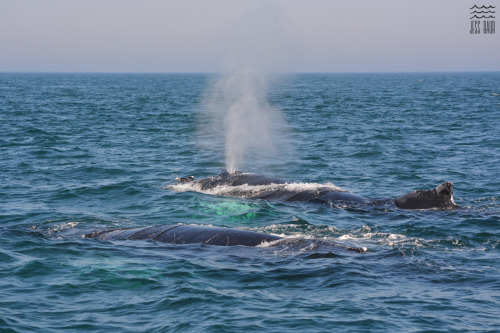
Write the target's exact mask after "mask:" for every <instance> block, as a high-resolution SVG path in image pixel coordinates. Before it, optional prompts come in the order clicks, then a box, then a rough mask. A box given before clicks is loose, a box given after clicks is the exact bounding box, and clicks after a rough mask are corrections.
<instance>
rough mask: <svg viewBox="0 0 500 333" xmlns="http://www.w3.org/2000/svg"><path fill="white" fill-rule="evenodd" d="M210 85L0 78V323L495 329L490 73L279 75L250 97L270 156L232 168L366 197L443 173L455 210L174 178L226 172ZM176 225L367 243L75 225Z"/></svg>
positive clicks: (499, 175) (499, 238)
mask: <svg viewBox="0 0 500 333" xmlns="http://www.w3.org/2000/svg"><path fill="white" fill-rule="evenodd" d="M214 80H215V81H216V80H217V77H216V76H213V75H208V74H15V73H1V74H0V331H2V332H63V331H64V332H88V331H92V332H185V331H193V332H282V331H291V330H293V331H306V332H328V331H332V332H333V331H356V332H359V331H381V332H382V331H383V332H385V331H398V332H399V331H443V332H450V331H455V332H464V331H498V330H500V319H499V318H500V206H499V202H500V199H499V197H500V73H408V74H405V73H398V74H293V75H288V76H282V77H280V78H279V79H276V80H273V82H272V84H270V85H269V86H268V87H267V88H266V90H265V91H264V92H262V93H261V95H259V96H260V98H262V99H264V101H263V103H264V104H259V103H257V104H256V105H265V106H266V107H269V108H272V109H273V110H274V111H275V112H278V113H279V115H280V117H281V119H282V120H283V122H282V123H280V128H281V129H282V130H281V132H282V133H280V136H279V137H280V141H279V143H278V145H277V146H278V147H277V149H274V152H278V153H279V152H280V151H281V150H283V151H286V154H276V158H275V159H274V158H272V157H273V154H271V155H270V158H267V159H262V158H260V159H258V160H255V161H253V159H252V156H246V159H245V163H242V164H240V165H239V168H243V169H242V170H240V171H244V172H254V173H261V174H264V175H267V176H273V177H277V178H281V179H284V180H286V181H288V182H289V184H296V186H300V185H298V184H300V183H304V184H309V183H317V184H327V185H328V186H336V187H339V188H341V189H343V190H348V191H352V192H354V193H356V194H359V195H362V196H365V197H369V198H394V197H397V196H400V195H402V194H404V193H407V192H409V191H411V190H414V189H429V188H433V187H435V186H436V185H438V184H440V183H441V182H443V181H451V182H453V184H454V187H455V192H454V196H455V201H456V203H457V204H458V205H460V206H462V207H463V209H460V210H455V211H438V210H427V211H411V210H400V209H397V208H394V207H390V206H384V207H337V206H335V207H330V206H328V205H321V204H317V203H295V202H292V203H288V202H273V201H263V200H250V199H244V198H234V197H226V196H219V195H216V194H217V193H200V192H196V191H176V190H172V189H171V187H170V185H172V184H173V183H174V179H175V177H177V176H190V175H193V176H195V177H196V178H202V177H207V176H212V175H215V174H218V173H219V172H221V171H222V170H224V169H225V168H226V160H227V156H225V154H226V151H225V150H226V147H225V145H224V142H220V141H217V140H215V141H210V135H208V134H210V131H207V130H206V129H207V128H208V126H209V124H212V125H213V124H214V120H215V122H217V119H214V118H213V117H212V118H211V119H208V118H207V117H206V113H204V112H205V111H206V109H207V108H209V107H213V105H208V104H207V103H206V101H207V94H209V92H210V90H211V87H213V85H212V84H213V82H214ZM220 121H221V122H222V121H223V119H221V120H220ZM221 128H223V127H221ZM280 128H278V129H277V130H280ZM219 130H221V129H219ZM274 130H276V129H274ZM207 133H208V134H207ZM207 135H208V136H207ZM246 135H248V133H246ZM221 137H224V135H222V136H221ZM207 140H208V141H207ZM209 141H210V142H209ZM207 143H208V144H207ZM226 144H227V143H226ZM281 148H282V149H281ZM278 155H279V156H278ZM278 157H279V158H278ZM175 223H181V224H197V225H205V226H211V225H212V226H223V227H230V228H240V229H246V230H253V231H259V232H264V233H270V234H275V235H280V236H283V237H289V238H294V237H296V238H308V239H318V240H328V241H333V242H337V243H340V244H343V245H347V246H355V247H365V248H366V249H367V252H366V253H361V254H358V253H356V254H346V253H342V252H339V253H318V252H315V251H314V249H312V248H311V249H300V250H297V249H296V248H293V247H292V248H286V247H285V248H283V247H281V248H273V247H272V246H268V247H266V246H260V247H257V248H248V247H243V246H236V247H218V246H209V245H200V244H190V245H178V244H163V243H155V242H148V241H132V240H130V241H99V240H95V239H86V238H82V235H83V234H85V233H87V232H91V231H94V230H103V229H106V228H123V227H145V226H151V225H158V224H175Z"/></svg>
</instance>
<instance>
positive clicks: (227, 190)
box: [166, 181, 347, 198]
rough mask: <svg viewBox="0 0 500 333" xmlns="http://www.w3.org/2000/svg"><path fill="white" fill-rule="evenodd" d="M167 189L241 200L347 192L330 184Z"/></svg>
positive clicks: (195, 185) (189, 185) (190, 185)
mask: <svg viewBox="0 0 500 333" xmlns="http://www.w3.org/2000/svg"><path fill="white" fill-rule="evenodd" d="M166 188H167V189H169V190H172V191H176V192H187V191H194V192H200V193H204V194H210V195H221V196H238V197H243V198H251V197H255V196H257V195H258V194H260V193H265V192H297V193H298V192H301V191H318V192H319V191H325V190H329V191H336V192H347V191H346V190H344V189H342V188H340V187H338V186H335V185H334V184H332V183H325V184H320V183H285V184H268V185H248V184H244V185H239V186H230V185H221V186H216V187H214V188H211V189H208V190H202V188H201V184H200V183H199V182H196V181H194V182H190V183H184V184H175V185H168V186H166Z"/></svg>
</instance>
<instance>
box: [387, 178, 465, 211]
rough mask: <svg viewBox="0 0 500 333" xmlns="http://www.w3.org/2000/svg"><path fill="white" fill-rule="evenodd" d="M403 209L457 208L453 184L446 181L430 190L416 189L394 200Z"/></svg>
mask: <svg viewBox="0 0 500 333" xmlns="http://www.w3.org/2000/svg"><path fill="white" fill-rule="evenodd" d="M394 202H395V204H396V206H397V207H398V208H403V209H431V208H438V209H457V208H460V207H459V206H458V205H457V204H455V201H454V200H453V184H452V183H451V182H444V183H442V184H440V185H438V186H437V187H436V188H433V189H430V190H416V191H413V192H410V193H408V194H405V195H403V196H401V197H399V198H397V199H395V200H394Z"/></svg>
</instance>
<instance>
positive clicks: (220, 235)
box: [84, 225, 366, 253]
mask: <svg viewBox="0 0 500 333" xmlns="http://www.w3.org/2000/svg"><path fill="white" fill-rule="evenodd" d="M84 237H85V238H95V239H101V240H152V241H157V242H163V243H171V244H196V243H197V244H208V245H218V246H237V245H241V246H258V245H261V244H264V243H266V242H267V243H271V242H273V244H274V245H275V246H278V245H280V244H286V245H290V244H292V243H293V244H292V245H296V246H300V247H301V248H304V247H306V246H310V245H311V244H312V243H313V242H314V245H315V247H321V248H322V249H323V250H325V249H326V250H337V249H342V250H348V251H354V252H359V253H361V252H365V251H366V249H361V248H353V247H346V246H342V245H339V244H335V243H332V242H327V241H322V240H311V239H287V238H283V237H279V236H275V235H269V234H264V233H260V232H254V231H248V230H240V229H230V228H221V227H205V226H198V225H160V226H153V227H146V228H129V229H112V230H103V231H95V232H92V233H90V234H86V235H84Z"/></svg>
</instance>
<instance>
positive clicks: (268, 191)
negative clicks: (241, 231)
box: [175, 171, 460, 210]
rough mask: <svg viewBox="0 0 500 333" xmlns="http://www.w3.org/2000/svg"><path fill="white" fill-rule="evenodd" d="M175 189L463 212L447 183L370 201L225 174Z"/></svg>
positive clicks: (183, 182)
mask: <svg viewBox="0 0 500 333" xmlns="http://www.w3.org/2000/svg"><path fill="white" fill-rule="evenodd" d="M175 185H177V186H181V187H184V188H187V189H188V190H194V191H199V192H203V193H208V194H217V195H224V196H234V197H242V198H248V199H264V200H276V201H301V202H318V203H324V204H330V205H334V206H337V205H341V206H343V207H345V206H347V207H350V206H368V205H372V206H373V205H392V206H395V207H397V208H400V209H439V210H454V209H458V208H460V206H458V205H457V204H456V203H455V201H454V198H453V184H452V183H451V182H444V183H442V184H440V185H438V186H436V187H435V188H432V189H429V190H415V191H412V192H410V193H407V194H404V195H402V196H400V197H397V198H387V199H369V198H365V197H363V196H360V195H357V194H354V193H352V192H349V191H346V190H343V189H341V188H338V187H336V186H334V185H332V184H326V185H325V184H323V185H321V184H307V183H300V184H297V183H288V182H286V181H284V180H282V179H278V178H272V177H267V176H264V175H259V174H252V173H243V172H235V173H229V172H227V171H223V172H221V173H220V174H218V175H216V176H212V177H207V178H202V179H195V177H194V176H189V177H177V178H176V179H175Z"/></svg>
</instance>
